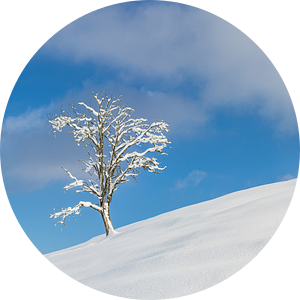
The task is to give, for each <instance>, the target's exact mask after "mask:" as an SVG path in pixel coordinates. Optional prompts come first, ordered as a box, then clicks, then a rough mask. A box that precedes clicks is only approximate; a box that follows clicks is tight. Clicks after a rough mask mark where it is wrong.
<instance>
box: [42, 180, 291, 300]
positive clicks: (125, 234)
mask: <svg viewBox="0 0 300 300" xmlns="http://www.w3.org/2000/svg"><path fill="white" fill-rule="evenodd" d="M295 184H296V180H295V179H294V180H291V181H285V182H279V183H274V184H269V185H264V186H259V187H255V188H251V189H248V190H243V191H239V192H235V193H232V194H228V195H226V196H222V197H220V198H216V199H214V200H210V201H206V202H202V203H199V204H195V205H191V206H188V207H184V208H181V209H178V210H175V211H172V212H168V213H165V214H162V215H159V216H157V217H154V218H151V219H147V220H144V221H141V222H138V223H134V224H131V225H128V226H125V227H122V228H119V229H117V232H118V233H117V234H114V235H112V236H109V237H107V238H106V237H105V235H101V236H97V237H95V238H93V239H91V240H89V241H87V242H85V243H83V244H80V245H77V246H74V247H71V248H68V249H64V250H61V251H57V252H53V253H50V254H47V255H45V256H46V258H47V259H48V260H49V261H50V262H52V263H53V264H54V265H55V266H57V267H58V268H59V269H60V270H61V271H63V272H64V273H66V274H67V275H69V276H71V277H72V278H74V279H75V280H77V281H79V282H81V283H83V284H85V285H87V286H89V287H91V288H94V289H96V290H99V291H102V292H105V293H109V294H111V295H115V296H120V297H126V298H135V299H163V298H174V297H179V296H184V295H188V294H192V293H195V292H199V291H201V290H204V289H206V288H209V287H211V286H213V285H215V284H217V283H219V282H221V281H223V280H224V279H226V278H228V277H229V276H231V275H233V274H234V273H236V272H237V271H238V270H240V269H241V268H242V267H244V266H245V265H246V264H247V263H248V262H249V261H251V260H252V259H253V258H254V257H255V256H256V255H257V254H258V253H259V252H260V251H261V250H262V248H263V247H264V246H265V245H266V244H267V242H268V241H269V240H270V238H271V237H272V235H273V234H274V233H275V231H276V229H277V228H278V226H279V224H280V222H281V221H282V219H283V217H284V215H285V213H286V210H287V208H288V205H289V203H290V200H291V198H292V195H293V192H294V188H295Z"/></svg>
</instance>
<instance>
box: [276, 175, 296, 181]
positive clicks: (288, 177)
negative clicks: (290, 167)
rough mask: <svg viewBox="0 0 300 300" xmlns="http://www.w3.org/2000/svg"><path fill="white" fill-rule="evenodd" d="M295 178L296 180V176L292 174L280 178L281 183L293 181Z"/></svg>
mask: <svg viewBox="0 0 300 300" xmlns="http://www.w3.org/2000/svg"><path fill="white" fill-rule="evenodd" d="M294 178H295V176H293V175H292V174H285V175H283V176H281V177H279V181H287V180H292V179H294Z"/></svg>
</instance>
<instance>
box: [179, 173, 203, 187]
mask: <svg viewBox="0 0 300 300" xmlns="http://www.w3.org/2000/svg"><path fill="white" fill-rule="evenodd" d="M206 175H207V173H206V172H203V171H199V170H194V171H192V172H191V173H189V174H188V175H187V176H186V177H185V178H184V179H179V180H178V181H177V182H176V186H175V187H176V189H183V188H186V187H189V186H192V187H195V186H197V185H198V184H199V183H200V181H201V180H202V179H203V178H204V177H205V176H206Z"/></svg>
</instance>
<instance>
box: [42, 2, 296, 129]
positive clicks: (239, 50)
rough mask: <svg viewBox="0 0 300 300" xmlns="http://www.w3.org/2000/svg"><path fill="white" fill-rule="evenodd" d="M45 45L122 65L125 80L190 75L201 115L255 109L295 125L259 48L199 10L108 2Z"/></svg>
mask: <svg viewBox="0 0 300 300" xmlns="http://www.w3.org/2000/svg"><path fill="white" fill-rule="evenodd" d="M111 20H114V21H113V22H111ZM43 51H44V53H47V54H49V55H56V56H57V57H61V58H63V59H73V60H76V61H77V62H84V61H88V60H92V61H94V63H100V64H106V65H109V66H110V67H116V68H122V72H123V74H125V75H124V78H126V80H127V82H128V81H129V82H130V81H132V80H136V79H137V78H144V79H147V78H148V79H151V80H153V79H155V80H159V81H161V83H162V85H163V86H164V88H167V87H173V88H174V87H176V86H179V85H180V84H183V83H185V82H187V81H188V82H191V80H190V79H191V78H193V84H194V85H195V86H199V91H198V93H196V94H195V95H194V98H197V101H198V105H199V103H201V104H200V105H201V107H205V112H206V113H208V112H209V111H212V110H214V109H218V108H222V107H224V106H227V107H228V106H229V107H244V108H245V107H246V108H249V107H251V108H253V107H255V108H256V109H257V111H258V113H259V114H260V115H261V117H262V118H266V119H267V120H269V121H272V122H273V124H274V127H276V129H277V130H280V131H284V132H287V131H294V132H295V130H297V125H296V124H297V123H296V118H295V113H294V109H293V106H292V103H291V100H290V98H289V95H288V93H287V90H286V88H285V85H284V83H283V81H282V80H281V78H280V76H279V75H278V73H277V71H276V69H275V68H274V66H273V65H272V63H271V62H270V61H269V60H268V58H267V57H266V56H265V54H264V53H263V52H262V51H261V50H260V49H259V48H258V47H257V46H256V45H255V44H254V43H253V42H252V41H251V40H250V39H249V38H248V37H247V36H245V35H244V34H243V33H242V32H240V31H239V30H237V29H236V28H234V27H233V26H231V25H230V24H229V23H226V22H225V21H223V20H221V19H220V18H218V17H215V16H213V15H211V14H208V13H206V12H204V11H201V10H199V9H195V8H191V7H188V6H184V5H178V4H170V3H139V4H135V5H133V4H122V5H116V6H111V7H107V8H104V9H101V10H99V11H96V12H93V13H91V14H89V15H88V16H86V17H83V18H81V19H79V20H77V21H76V22H73V23H71V24H70V25H69V26H67V27H66V28H65V29H64V30H62V31H61V32H59V33H58V34H57V35H55V36H54V37H53V38H52V39H51V40H50V41H49V42H48V43H47V44H46V45H45V47H44V48H43ZM153 92H155V91H153Z"/></svg>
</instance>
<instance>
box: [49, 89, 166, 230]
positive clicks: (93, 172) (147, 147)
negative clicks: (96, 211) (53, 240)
mask: <svg viewBox="0 0 300 300" xmlns="http://www.w3.org/2000/svg"><path fill="white" fill-rule="evenodd" d="M93 97H94V99H95V100H96V103H95V102H94V104H92V103H90V104H89V105H87V104H85V103H83V102H79V103H78V106H77V107H76V106H75V104H73V105H72V112H73V114H72V115H69V114H67V113H66V112H65V111H63V110H61V112H60V114H59V115H54V117H53V119H50V120H49V123H50V124H51V127H52V130H53V132H54V133H57V132H61V131H62V130H63V128H64V127H68V128H70V129H71V131H70V133H71V134H72V135H73V137H74V140H75V142H76V143H77V144H78V145H80V144H82V145H83V146H84V148H85V147H89V148H88V151H87V152H88V157H89V159H88V160H81V161H82V162H83V163H84V165H85V167H84V168H83V170H84V171H85V172H86V173H88V174H89V175H90V176H92V177H93V180H92V179H91V180H87V181H84V180H79V179H77V178H76V177H75V176H73V175H72V174H71V173H70V172H69V171H67V170H66V169H64V168H63V169H64V170H65V171H66V172H67V174H68V175H69V177H70V179H71V180H72V182H71V183H70V184H68V185H67V186H65V187H64V189H65V190H69V189H71V188H73V187H77V188H79V190H77V191H76V192H77V193H81V192H88V193H90V194H93V195H95V196H96V197H97V198H98V200H99V208H101V210H100V212H101V214H102V216H103V217H104V219H106V223H107V224H109V223H110V217H109V209H110V202H111V200H112V195H113V193H114V191H115V190H116V189H117V188H118V185H120V184H123V183H124V182H127V181H128V180H129V178H130V177H132V178H134V179H136V176H137V175H138V174H139V173H140V170H141V169H143V170H144V171H148V172H152V173H160V172H161V171H162V170H164V169H165V168H166V167H161V166H160V165H161V164H160V163H159V162H158V161H157V159H156V158H155V157H151V155H152V154H153V153H155V152H156V153H158V154H163V155H166V153H165V152H164V148H166V147H167V146H168V144H170V142H169V140H168V138H167V137H166V136H165V135H164V132H168V131H169V129H168V126H169V125H168V124H167V123H166V122H164V121H163V120H162V121H156V122H153V123H150V124H147V120H146V119H144V118H137V119H134V118H133V117H132V114H133V112H134V110H133V109H132V108H130V107H127V106H120V105H119V102H120V101H121V100H122V97H119V98H115V97H113V95H112V94H111V95H110V96H107V95H106V94H104V93H102V95H101V97H100V96H99V95H98V94H96V95H95V94H93ZM77 108H78V109H79V110H77ZM137 147H141V148H142V149H141V150H140V151H137ZM150 154H151V155H150ZM148 155H150V157H148ZM81 206H82V205H80V204H79V206H78V205H77V206H75V207H74V208H67V209H62V211H61V212H59V213H55V214H53V215H52V218H58V217H60V218H62V220H61V221H60V224H64V220H65V218H66V217H68V216H70V215H73V216H74V215H75V214H78V211H80V210H79V208H80V207H81ZM105 209H107V211H105ZM107 226H108V225H107ZM106 229H108V228H106Z"/></svg>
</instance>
